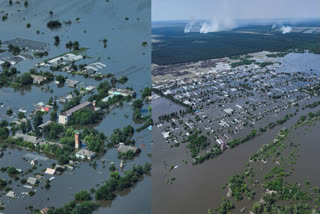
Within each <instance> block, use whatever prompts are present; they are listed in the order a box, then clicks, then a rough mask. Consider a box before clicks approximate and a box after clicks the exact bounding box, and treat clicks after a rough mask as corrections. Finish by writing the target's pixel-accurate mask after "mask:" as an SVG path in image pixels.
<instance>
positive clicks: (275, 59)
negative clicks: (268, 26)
mask: <svg viewBox="0 0 320 214" xmlns="http://www.w3.org/2000/svg"><path fill="white" fill-rule="evenodd" d="M319 68H320V64H319V55H317V54H313V53H308V51H305V52H299V53H297V52H294V51H293V52H290V53H289V52H268V51H262V52H257V53H250V54H245V55H239V56H235V57H226V58H219V59H212V60H205V61H200V62H192V63H180V64H176V65H161V66H154V69H153V71H155V72H153V95H152V97H153V99H152V107H153V112H154V113H153V115H152V116H153V120H154V123H155V125H154V128H153V143H154V146H153V153H154V155H153V172H152V174H153V176H155V177H157V179H155V178H154V179H153V189H155V191H157V194H154V196H153V197H154V198H155V199H154V200H155V205H154V206H155V207H157V210H159V211H160V210H161V212H167V213H175V212H178V210H179V212H180V211H182V212H184V213H194V212H199V211H201V213H211V212H212V213H215V211H216V209H215V208H219V206H220V204H219V203H223V204H221V206H226V204H228V203H229V202H228V203H227V202H226V201H223V202H221V198H223V197H225V198H228V197H227V195H226V194H227V190H228V189H227V188H225V187H223V189H221V186H225V182H226V181H227V180H228V177H231V176H232V175H233V174H234V173H240V172H241V170H242V169H243V168H244V166H246V163H248V159H249V157H250V155H251V154H253V153H254V152H255V151H256V150H258V149H259V147H261V146H262V144H267V143H269V142H272V140H273V138H274V137H275V136H276V134H277V132H279V131H280V130H281V129H282V128H284V127H287V128H289V127H292V126H293V125H294V124H295V123H296V121H298V120H299V118H300V119H301V118H308V116H307V117H306V116H305V115H308V113H309V112H310V111H311V112H314V113H316V112H318V111H319V109H320V103H319V100H320V98H319V96H320V93H319V85H320V76H319V72H320V70H319ZM166 69H172V70H173V71H174V72H171V73H170V74H166V73H165V72H164V71H165V70H166ZM159 70H161V71H162V72H158V71H159ZM310 114H311V113H310ZM311 116H312V115H311ZM301 129H302V128H301ZM315 129H316V128H315ZM301 132H303V131H301ZM300 135H303V134H300ZM313 135H314V136H313V137H311V136H309V137H308V138H307V139H309V140H310V141H311V142H313V141H314V140H315V139H316V137H315V136H316V135H317V134H316V133H314V134H313ZM299 139H300V137H299ZM293 141H294V142H295V143H302V142H301V141H298V140H297V139H295V140H293ZM311 142H310V143H311ZM247 144H248V145H247ZM302 147H303V145H302ZM156 151H157V152H156ZM283 156H284V155H283ZM314 158H315V157H314ZM300 159H301V161H302V162H306V160H305V158H300ZM261 161H262V162H263V163H264V164H265V165H269V164H267V163H268V162H269V161H268V160H264V159H262V160H261ZM263 163H262V164H263ZM270 164H271V163H270ZM258 167H262V169H263V170H266V171H267V170H269V169H270V168H268V167H267V166H261V164H260V165H259V166H258ZM266 167H267V168H266ZM257 174H259V176H260V175H261V174H263V173H262V172H261V171H260V170H259V173H257ZM196 175H198V176H196ZM200 175H205V176H200ZM195 176H196V177H195ZM295 176H297V177H299V179H301V177H303V176H301V175H300V174H298V175H295ZM313 184H314V185H319V183H318V182H316V183H313ZM254 190H255V191H258V192H259V191H260V190H257V189H254ZM230 191H231V190H230ZM179 192H180V193H179ZM181 193H183V194H181ZM213 193H215V194H213ZM253 193H254V194H256V193H255V192H253ZM229 194H231V193H229ZM229 197H231V195H230V196H229ZM160 198H161V203H159V204H158V201H159V202H160ZM178 198H179V199H178ZM199 198H201V199H202V200H201V202H199V203H197V205H195V204H191V205H190V206H185V204H184V202H183V201H186V200H190V201H197V200H198V199H199ZM229 200H230V199H229ZM162 203H166V204H167V207H166V208H161V204H162ZM252 203H253V202H252V200H251V201H250V200H249V202H248V201H246V202H243V201H241V202H240V204H238V202H236V203H235V202H233V207H234V206H236V208H237V209H235V210H234V209H232V213H240V211H241V213H247V212H248V211H250V206H252ZM183 204H184V205H183ZM209 208H210V209H209ZM211 208H212V209H211ZM220 208H221V207H220ZM242 208H243V209H242ZM208 209H209V211H208ZM221 210H225V209H221ZM230 210H231V209H230ZM217 213H224V211H218V212H217ZM254 213H258V212H254Z"/></svg>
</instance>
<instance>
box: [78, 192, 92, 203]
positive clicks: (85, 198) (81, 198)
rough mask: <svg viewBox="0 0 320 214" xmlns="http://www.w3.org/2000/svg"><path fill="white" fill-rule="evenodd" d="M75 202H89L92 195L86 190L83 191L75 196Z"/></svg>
mask: <svg viewBox="0 0 320 214" xmlns="http://www.w3.org/2000/svg"><path fill="white" fill-rule="evenodd" d="M74 200H76V201H89V200H91V195H90V193H88V192H87V191H86V190H82V191H80V192H78V193H76V194H75V195H74Z"/></svg>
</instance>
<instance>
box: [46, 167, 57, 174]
mask: <svg viewBox="0 0 320 214" xmlns="http://www.w3.org/2000/svg"><path fill="white" fill-rule="evenodd" d="M44 173H45V174H48V175H54V174H55V173H56V169H51V168H47V169H46V171H45V172H44Z"/></svg>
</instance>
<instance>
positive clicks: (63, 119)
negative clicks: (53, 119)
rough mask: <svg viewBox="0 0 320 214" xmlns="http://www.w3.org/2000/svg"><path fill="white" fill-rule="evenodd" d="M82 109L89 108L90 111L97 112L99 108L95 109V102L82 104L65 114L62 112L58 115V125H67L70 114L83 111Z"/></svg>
mask: <svg viewBox="0 0 320 214" xmlns="http://www.w3.org/2000/svg"><path fill="white" fill-rule="evenodd" d="M83 108H89V109H91V110H92V111H99V110H100V108H97V107H96V103H95V102H92V103H91V102H88V101H87V102H83V103H81V104H79V105H77V106H75V107H73V108H71V109H69V110H67V111H65V112H62V113H61V114H59V123H60V124H67V123H68V121H69V119H70V117H71V116H72V114H73V113H74V112H76V111H79V110H80V109H83Z"/></svg>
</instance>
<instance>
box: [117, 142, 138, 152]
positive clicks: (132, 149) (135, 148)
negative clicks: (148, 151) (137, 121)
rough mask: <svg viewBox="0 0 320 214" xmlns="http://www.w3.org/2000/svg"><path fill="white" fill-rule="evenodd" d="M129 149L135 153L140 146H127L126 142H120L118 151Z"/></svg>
mask: <svg viewBox="0 0 320 214" xmlns="http://www.w3.org/2000/svg"><path fill="white" fill-rule="evenodd" d="M128 151H133V153H136V152H137V151H138V148H137V147H134V146H127V145H125V144H124V143H120V144H119V147H118V152H128Z"/></svg>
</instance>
